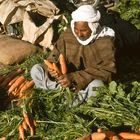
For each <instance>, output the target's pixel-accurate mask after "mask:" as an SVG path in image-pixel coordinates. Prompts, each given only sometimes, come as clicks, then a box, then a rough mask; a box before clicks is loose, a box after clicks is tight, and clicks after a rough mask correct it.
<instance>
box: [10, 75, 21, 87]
mask: <svg viewBox="0 0 140 140" xmlns="http://www.w3.org/2000/svg"><path fill="white" fill-rule="evenodd" d="M17 78H19V76H16V77H14V78H13V79H12V80H11V81H9V83H8V86H11V85H12V84H13V83H14V82H15V81H16V80H17Z"/></svg>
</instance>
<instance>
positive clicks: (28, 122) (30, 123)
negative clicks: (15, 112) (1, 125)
mask: <svg viewBox="0 0 140 140" xmlns="http://www.w3.org/2000/svg"><path fill="white" fill-rule="evenodd" d="M35 126H36V122H35V120H34V119H32V118H31V117H30V116H29V114H28V112H25V111H23V122H22V123H21V124H20V125H19V127H18V131H19V139H20V140H25V132H27V131H28V129H29V131H30V136H34V135H35Z"/></svg>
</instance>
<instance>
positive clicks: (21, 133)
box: [18, 125, 25, 140]
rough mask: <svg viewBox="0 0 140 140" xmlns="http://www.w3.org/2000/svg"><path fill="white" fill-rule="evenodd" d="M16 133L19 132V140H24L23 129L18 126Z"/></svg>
mask: <svg viewBox="0 0 140 140" xmlns="http://www.w3.org/2000/svg"><path fill="white" fill-rule="evenodd" d="M18 131H19V138H20V139H21V140H25V136H24V129H23V127H22V125H19V127H18Z"/></svg>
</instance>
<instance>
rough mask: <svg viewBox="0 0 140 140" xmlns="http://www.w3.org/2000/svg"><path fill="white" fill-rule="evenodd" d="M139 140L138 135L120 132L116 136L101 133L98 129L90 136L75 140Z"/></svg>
mask: <svg viewBox="0 0 140 140" xmlns="http://www.w3.org/2000/svg"><path fill="white" fill-rule="evenodd" d="M106 139H108V140H140V134H139V133H132V132H120V133H119V134H116V133H114V132H112V131H103V130H101V129H98V130H97V132H94V133H92V134H90V135H87V136H83V137H80V138H77V139H76V140H106Z"/></svg>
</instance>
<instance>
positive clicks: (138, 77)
mask: <svg viewBox="0 0 140 140" xmlns="http://www.w3.org/2000/svg"><path fill="white" fill-rule="evenodd" d="M116 61H117V75H116V76H115V77H114V79H115V81H117V82H121V83H126V84H129V83H131V82H133V81H138V82H140V48H132V49H127V48H125V49H123V50H120V52H118V53H117V59H116Z"/></svg>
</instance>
